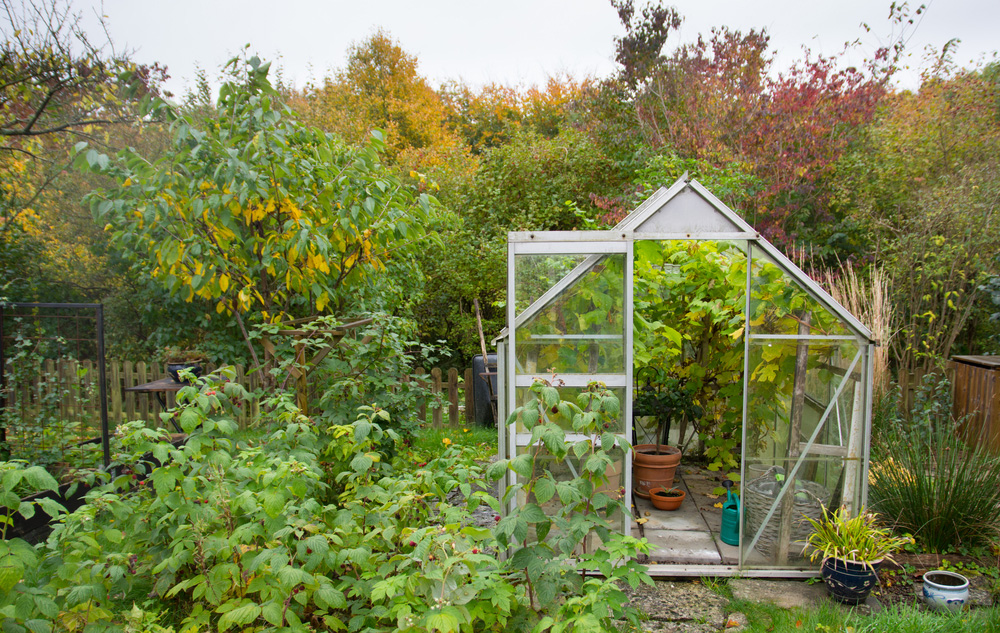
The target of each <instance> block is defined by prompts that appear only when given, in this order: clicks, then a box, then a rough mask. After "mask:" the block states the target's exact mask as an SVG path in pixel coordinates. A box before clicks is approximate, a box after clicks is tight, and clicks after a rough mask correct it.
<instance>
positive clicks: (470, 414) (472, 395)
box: [463, 367, 476, 426]
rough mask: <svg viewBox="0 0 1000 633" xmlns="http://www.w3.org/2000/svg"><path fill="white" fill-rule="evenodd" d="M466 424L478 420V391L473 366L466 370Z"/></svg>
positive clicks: (470, 424)
mask: <svg viewBox="0 0 1000 633" xmlns="http://www.w3.org/2000/svg"><path fill="white" fill-rule="evenodd" d="M464 382H465V384H464V385H463V386H464V389H465V425H466V426H472V425H473V424H475V422H476V392H475V388H474V387H475V384H476V383H475V382H474V378H473V375H472V368H471V367H469V368H468V369H466V370H465V381H464Z"/></svg>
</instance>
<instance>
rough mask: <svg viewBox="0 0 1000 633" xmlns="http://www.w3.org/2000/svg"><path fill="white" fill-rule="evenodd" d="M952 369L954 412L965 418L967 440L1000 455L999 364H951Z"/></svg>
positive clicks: (964, 429) (964, 430)
mask: <svg viewBox="0 0 1000 633" xmlns="http://www.w3.org/2000/svg"><path fill="white" fill-rule="evenodd" d="M969 358H976V357H969ZM949 370H950V371H951V372H952V386H953V389H954V391H953V400H952V407H953V408H952V413H953V415H954V416H955V417H956V418H957V419H963V418H964V419H965V422H964V426H963V429H962V430H963V432H964V433H965V436H966V438H967V439H968V440H969V441H970V442H973V443H976V444H985V445H987V446H989V447H990V449H991V450H992V451H993V452H994V453H997V454H1000V365H998V366H989V365H976V364H970V363H966V362H954V361H952V362H950V363H949Z"/></svg>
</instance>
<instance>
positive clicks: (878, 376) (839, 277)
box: [810, 262, 896, 399]
mask: <svg viewBox="0 0 1000 633" xmlns="http://www.w3.org/2000/svg"><path fill="white" fill-rule="evenodd" d="M810 276H811V277H812V278H813V279H815V280H816V281H818V282H819V283H820V284H821V285H822V286H823V287H824V288H825V289H826V291H827V292H829V293H830V295H831V296H832V297H833V298H834V299H835V300H836V301H837V302H838V303H839V304H840V305H842V306H844V307H845V308H847V310H848V311H849V312H850V313H851V314H853V315H854V316H855V317H857V318H858V320H859V321H861V322H862V323H863V324H864V325H865V326H867V327H868V329H870V330H871V331H872V336H874V337H875V340H876V341H878V346H877V347H876V348H875V363H874V364H875V372H874V374H875V375H874V382H875V397H876V399H878V398H881V397H882V396H883V395H884V394H885V393H886V392H887V391H888V390H889V384H890V382H891V381H892V376H891V374H890V373H889V342H890V341H891V340H892V337H893V336H894V335H895V333H896V326H895V325H894V324H893V321H894V315H893V309H892V303H891V302H890V301H889V276H888V275H887V274H886V272H885V270H884V269H883V268H881V267H878V266H872V267H871V268H869V269H868V274H867V275H858V273H857V272H856V271H855V270H854V268H853V267H851V265H850V264H845V263H843V262H841V263H840V265H839V266H837V268H834V269H826V270H813V271H811V272H810Z"/></svg>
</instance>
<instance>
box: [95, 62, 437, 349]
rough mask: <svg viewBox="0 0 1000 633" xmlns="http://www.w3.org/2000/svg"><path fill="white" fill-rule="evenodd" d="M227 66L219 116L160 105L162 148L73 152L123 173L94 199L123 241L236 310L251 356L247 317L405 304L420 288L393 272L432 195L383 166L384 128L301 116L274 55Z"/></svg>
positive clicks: (187, 293) (140, 260)
mask: <svg viewBox="0 0 1000 633" xmlns="http://www.w3.org/2000/svg"><path fill="white" fill-rule="evenodd" d="M229 67H230V68H231V69H232V71H233V73H234V74H233V77H232V78H231V80H230V81H228V82H227V83H225V84H224V85H223V86H222V88H221V89H220V92H219V101H218V108H217V113H216V116H215V117H214V118H211V119H207V120H204V121H201V122H197V123H196V122H195V121H194V120H192V119H191V118H190V117H188V116H185V115H183V114H182V113H179V112H176V111H174V110H173V109H172V108H171V107H170V106H168V105H167V104H165V103H163V102H157V103H154V105H153V110H152V111H155V112H158V113H159V114H161V115H162V116H168V117H171V118H174V122H173V124H172V130H173V145H172V146H171V147H170V148H169V149H168V150H167V151H166V153H165V154H164V155H163V156H160V157H158V158H155V159H153V160H150V159H147V158H145V157H143V156H140V155H138V154H136V153H135V152H134V151H131V150H126V151H124V152H122V153H121V154H120V155H119V156H118V157H117V158H116V159H111V158H109V157H108V156H105V155H103V154H101V153H99V152H98V151H96V150H95V149H93V148H88V147H86V145H85V144H81V145H80V146H78V148H77V151H78V163H79V164H81V165H84V166H87V167H89V168H91V169H94V170H96V171H98V172H100V173H103V174H105V175H107V176H110V177H111V178H113V179H114V182H115V186H114V187H113V188H110V189H107V190H104V191H100V192H97V193H95V194H94V195H92V196H91V198H90V202H91V208H92V210H93V212H94V216H95V218H96V219H97V220H98V222H100V223H101V224H106V225H107V229H108V230H109V231H111V232H112V237H113V243H114V245H115V246H116V247H117V248H119V249H120V250H121V251H122V252H124V253H127V254H128V255H129V256H130V257H131V258H132V259H133V260H134V261H135V262H136V263H137V264H138V265H140V266H141V267H142V268H143V270H144V271H145V272H146V274H148V275H149V277H151V278H152V279H155V280H156V281H157V282H159V283H160V284H162V285H163V287H165V288H167V289H168V290H169V291H170V292H171V293H172V294H174V295H178V296H180V297H182V298H183V299H185V300H187V301H193V300H195V299H196V298H198V299H200V300H204V301H208V302H211V304H212V305H213V306H214V308H215V311H216V312H218V313H219V314H223V315H225V314H232V315H234V316H235V318H236V320H237V322H238V324H239V327H240V330H241V331H242V333H243V336H244V339H245V342H246V345H247V349H248V351H249V353H250V355H251V356H252V357H253V358H254V359H255V364H256V363H257V362H258V361H257V360H256V359H257V355H256V351H255V348H254V346H253V341H252V338H251V336H250V333H249V331H248V330H249V328H248V324H247V322H248V321H249V322H250V323H260V322H269V321H278V320H281V319H285V318H288V317H289V316H310V315H313V314H317V313H333V314H345V313H352V312H356V311H359V310H361V309H364V308H365V307H368V308H372V307H377V306H375V305H373V303H377V302H378V301H383V302H396V303H397V304H401V303H405V296H406V295H408V294H409V293H410V292H411V291H412V289H411V288H406V289H405V291H404V290H403V289H402V288H399V287H395V288H394V287H393V285H392V283H391V281H388V280H389V279H390V278H391V277H392V275H393V274H394V273H396V274H399V272H400V271H399V268H400V267H402V268H403V269H407V268H412V264H411V263H410V262H412V259H411V255H412V253H413V251H414V249H415V248H416V247H417V244H418V242H419V241H420V240H421V239H422V238H423V237H424V236H425V235H426V229H427V227H428V226H429V225H430V224H431V220H430V213H431V210H432V206H433V205H434V200H433V198H431V197H430V196H428V195H426V194H416V193H415V192H413V191H412V190H411V188H410V187H408V186H405V185H403V183H401V182H400V181H399V180H398V179H397V178H396V177H394V176H393V175H392V174H390V173H389V172H387V171H386V170H385V169H384V168H383V167H382V165H381V163H380V159H379V152H380V151H381V149H382V148H383V144H382V141H381V138H380V137H379V136H375V137H373V138H371V139H370V140H369V142H368V143H366V144H364V145H362V146H358V147H352V146H345V145H343V144H341V143H339V142H338V141H337V140H336V139H335V138H334V137H332V136H331V135H329V134H325V133H323V132H320V131H318V130H316V129H314V128H310V127H307V126H304V125H302V124H300V123H298V122H297V121H296V120H295V119H294V117H293V115H292V113H291V111H290V110H288V109H287V108H286V107H284V106H283V105H282V104H281V102H280V99H279V98H278V96H277V95H276V92H275V90H274V89H273V87H272V86H271V84H270V82H269V81H268V79H267V73H268V65H267V64H263V63H261V62H260V60H258V59H257V58H250V59H249V60H247V61H246V63H245V66H241V63H240V61H239V60H233V61H232V62H230V66H229ZM372 288H374V289H375V290H374V291H372ZM366 300H367V301H368V302H369V303H367V304H366ZM382 307H385V306H382Z"/></svg>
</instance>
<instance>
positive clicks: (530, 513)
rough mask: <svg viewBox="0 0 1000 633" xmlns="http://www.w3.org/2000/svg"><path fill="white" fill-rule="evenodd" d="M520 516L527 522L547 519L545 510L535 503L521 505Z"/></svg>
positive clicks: (538, 521)
mask: <svg viewBox="0 0 1000 633" xmlns="http://www.w3.org/2000/svg"><path fill="white" fill-rule="evenodd" d="M520 517H521V518H522V519H524V520H525V521H527V522H528V523H541V522H543V521H548V520H549V517H547V516H546V515H545V511H543V510H542V508H541V507H540V506H539V505H538V504H537V503H526V504H524V505H523V506H521V514H520Z"/></svg>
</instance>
